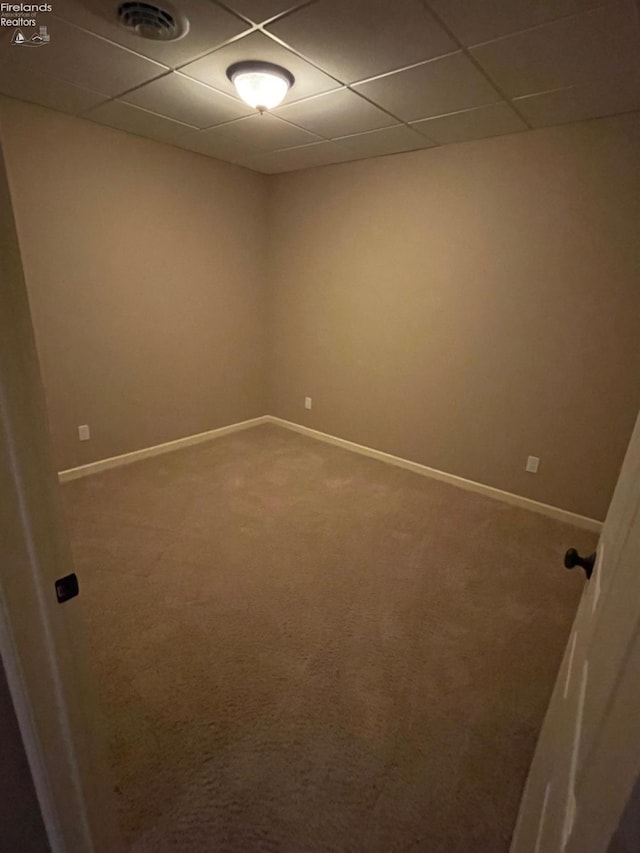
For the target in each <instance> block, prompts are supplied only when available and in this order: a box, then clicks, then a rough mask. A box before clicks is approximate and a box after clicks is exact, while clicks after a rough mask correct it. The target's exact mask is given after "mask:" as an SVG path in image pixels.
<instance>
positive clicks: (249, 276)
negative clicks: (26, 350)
mask: <svg viewBox="0 0 640 853" xmlns="http://www.w3.org/2000/svg"><path fill="white" fill-rule="evenodd" d="M0 123H1V129H2V134H3V139H4V146H5V151H6V159H7V163H8V171H9V178H10V183H11V187H12V193H13V197H14V204H15V210H16V217H17V223H18V230H19V235H20V240H21V245H22V252H23V259H24V266H25V273H26V278H27V284H28V287H29V293H30V300H31V304H32V312H33V318H34V323H35V327H36V333H37V341H38V347H39V353H40V358H41V362H42V370H43V375H44V381H45V385H46V391H47V397H48V405H49V412H50V419H51V431H52V436H53V442H54V447H55V462H56V465H57V467H58V468H59V469H61V468H67V467H71V466H74V465H79V464H83V463H86V462H90V461H93V460H95V459H100V458H104V457H107V456H112V455H115V454H118V453H124V452H127V451H130V450H134V449H137V448H140V447H145V446H149V445H153V444H157V443H160V442H163V441H168V440H170V439H174V438H178V437H181V436H185V435H189V434H192V433H197V432H200V431H204V430H208V429H213V428H215V427H217V426H222V425H225V424H229V423H233V422H235V421H240V420H244V419H246V418H251V417H255V416H257V415H261V414H265V413H266V412H269V413H271V414H276V415H279V416H281V417H285V418H288V419H291V420H293V421H297V422H300V423H304V424H307V425H309V426H311V427H314V428H316V429H320V430H324V431H326V432H330V433H333V434H335V435H338V436H341V437H343V438H347V439H350V440H352V441H356V442H359V443H362V444H366V445H370V446H372V447H375V448H378V449H381V450H385V451H387V452H390V453H394V454H397V455H399V456H403V457H406V458H409V459H412V460H415V461H418V462H421V463H424V464H426V465H430V466H432V467H435V468H440V469H442V470H444V471H447V472H449V473H453V474H457V475H460V476H463V477H467V478H470V479H472V480H477V481H479V482H482V483H486V484H488V485H491V486H496V487H498V488H502V489H506V490H508V491H512V492H515V493H517V494H520V495H525V496H527V497H531V498H534V499H537V500H540V501H543V502H545V503H550V504H554V505H557V506H560V507H563V508H565V509H570V510H574V511H576V512H579V513H582V514H586V515H589V516H593V517H596V518H603V517H604V514H605V512H606V507H607V504H608V500H609V497H610V494H611V491H612V488H613V484H614V482H615V479H616V476H617V472H618V469H619V466H620V463H621V461H622V456H623V452H624V448H625V446H626V442H627V440H628V437H629V435H630V432H631V427H632V424H633V421H634V417H635V414H636V412H637V410H638V406H640V383H638V381H637V377H638V376H639V375H640V336H638V334H637V329H638V323H639V320H640V296H639V294H640V288H639V287H638V273H639V271H640V258H639V255H640V251H639V249H638V242H639V241H638V240H637V229H638V220H639V217H638V213H639V211H638V204H639V203H638V199H639V198H640V186H639V184H640V178H639V173H640V170H639V165H640V154H639V153H638V152H639V150H640V149H639V145H638V143H639V142H640V120H639V118H638V115H637V114H636V115H630V116H626V117H619V118H612V119H603V120H599V121H593V122H585V123H581V124H576V125H571V126H566V127H562V128H553V129H549V130H542V131H535V132H531V133H524V134H517V135H512V136H507V137H501V138H497V139H490V140H483V141H478V142H471V143H466V144H462V145H451V146H446V147H444V148H439V149H434V150H428V151H420V152H415V153H410V154H402V155H397V156H393V157H386V158H378V159H375V160H369V161H363V162H359V163H348V164H342V165H338V166H330V167H326V168H321V169H312V170H306V171H302V172H296V173H292V174H289V175H281V176H273V177H266V176H262V175H258V174H255V173H251V172H249V171H247V170H244V169H240V168H237V167H234V166H231V165H228V164H224V163H220V162H218V161H215V160H211V159H208V158H205V157H201V156H199V155H196V154H191V153H189V152H183V151H180V150H178V149H175V148H172V147H170V146H166V145H161V144H159V143H154V142H151V141H148V140H144V139H140V138H137V137H135V136H131V135H128V134H125V133H121V132H119V131H115V130H111V129H108V128H102V127H100V126H97V125H93V124H91V123H89V122H85V121H81V120H79V119H74V118H71V117H68V116H64V115H60V114H57V113H53V112H51V111H48V110H44V109H41V108H39V107H34V106H30V105H26V104H21V103H19V102H17V101H12V100H9V99H2V100H1V101H0ZM269 342H270V344H269ZM267 352H269V358H268V359H267V357H266V356H267ZM267 386H269V387H267ZM306 395H309V396H312V397H313V401H314V402H313V410H312V411H311V412H307V411H305V409H304V408H303V398H304V396H306ZM84 423H88V424H89V425H90V427H91V430H92V438H91V440H90V441H89V442H82V443H81V442H79V441H78V438H77V426H78V425H79V424H84ZM529 454H532V455H536V456H539V457H540V458H541V464H540V471H539V473H538V474H537V475H535V476H533V475H530V474H527V473H525V471H524V464H525V461H526V457H527V455H529Z"/></svg>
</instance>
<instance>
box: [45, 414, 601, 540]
mask: <svg viewBox="0 0 640 853" xmlns="http://www.w3.org/2000/svg"><path fill="white" fill-rule="evenodd" d="M267 423H269V424H276V425H277V426H281V427H284V428H285V429H289V430H292V431H293V432H298V433H301V434H302V435H306V436H308V437H309V438H315V439H317V440H318V441H324V442H325V443H326V444H333V445H335V446H336V447H342V448H343V449H344V450H351V451H352V452H353V453H359V454H361V455H362V456H369V457H370V458H371V459H377V460H378V461H379V462H386V463H387V464H389V465H396V466H397V467H398V468H404V469H405V470H406V471H412V472H413V473H414V474H420V475H421V476H422V477H431V478H432V479H434V480H441V481H442V482H444V483H449V484H450V485H452V486H458V488H460V489H465V490H466V491H468V492H477V493H478V494H481V495H485V496H486V497H489V498H494V499H495V500H499V501H502V502H503V503H508V504H511V505H512V506H519V507H522V508H523V509H529V510H532V511H533V512H538V513H541V514H542V515H547V516H549V517H550V518H555V519H557V520H558V521H564V522H566V523H567V524H573V525H575V526H576V527H581V528H583V529H585V530H592V531H594V532H595V533H599V532H600V531H601V530H602V524H603V522H602V521H598V520H597V519H596V518H589V517H588V516H586V515H579V514H578V513H575V512H570V511H569V510H568V509H561V508H560V507H558V506H552V505H551V504H545V503H541V502H540V501H535V500H533V498H525V497H523V496H522V495H516V494H514V493H513V492H505V491H504V490H503V489H496V488H495V487H494V486H487V485H485V484H484V483H477V482H476V481H475V480H467V479H465V478H464V477H458V476H457V475H456V474H448V473H447V472H446V471H440V470H439V469H438V468H430V467H429V466H428V465H422V464H421V463H420V462H413V461H412V460H411V459H403V458H402V457H401V456H394V455H393V454H392V453H385V452H384V451H383V450H375V448H373V447H366V446H365V445H364V444H356V443H355V442H354V441H348V440H347V439H346V438H338V437H337V436H335V435H330V434H329V433H326V432H320V431H319V430H317V429H311V427H307V426H303V425H302V424H296V423H294V422H293V421H287V420H285V419H284V418H278V417H276V416H275V415H261V416H260V417H258V418H251V419H250V420H248V421H239V422H238V423H235V424H229V425H228V426H223V427H218V428H217V429H210V430H207V431H206V432H199V433H196V434H195V435H187V436H185V437H184V438H176V439H175V440H174V441H167V442H165V443H164V444H156V445H153V446H152V447H143V448H141V449H140V450H132V451H131V452H130V453H122V454H120V455H119V456H110V457H109V458H107V459H98V460H97V461H96V462H89V463H88V464H87V465H79V466H78V467H77V468H67V469H66V470H65V471H60V472H59V473H58V478H59V480H60V482H61V483H66V482H68V481H69V480H77V479H78V478H80V477H88V476H89V475H90V474H97V473H99V472H100V471H106V470H108V469H109V468H117V467H119V466H120V465H128V464H130V463H131V462H138V461H139V460H140V459H148V458H149V457H151V456H159V455H160V454H162V453H170V452H171V451H172V450H180V449H181V448H183V447H190V446H191V445H193V444H200V443H201V442H203V441H210V440H211V439H214V438H220V437H221V436H223V435H229V434H230V433H232V432H239V431H240V430H243V429H250V428H251V427H254V426H259V425H260V424H267Z"/></svg>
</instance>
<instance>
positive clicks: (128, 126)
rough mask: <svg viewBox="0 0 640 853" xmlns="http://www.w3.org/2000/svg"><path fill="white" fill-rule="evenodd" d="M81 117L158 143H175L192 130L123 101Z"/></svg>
mask: <svg viewBox="0 0 640 853" xmlns="http://www.w3.org/2000/svg"><path fill="white" fill-rule="evenodd" d="M82 117H83V118H87V119H89V120H90V121H95V122H98V124H106V125H109V127H115V128H118V130H126V131H127V132H128V133H135V134H137V135H139V136H146V137H149V138H151V139H156V140H158V141H159V142H175V140H176V139H179V138H180V137H181V136H184V135H185V134H187V133H192V132H193V130H194V128H193V127H191V126H190V125H188V124H182V123H181V122H179V121H173V119H170V118H165V117H164V116H159V115H156V114H155V113H150V112H147V111H146V110H142V109H140V108H139V107H134V106H132V105H131V104H126V103H124V101H109V102H108V103H106V104H102V105H101V106H99V107H96V108H95V109H92V110H89V111H88V112H86V113H85V114H84V115H83V116H82Z"/></svg>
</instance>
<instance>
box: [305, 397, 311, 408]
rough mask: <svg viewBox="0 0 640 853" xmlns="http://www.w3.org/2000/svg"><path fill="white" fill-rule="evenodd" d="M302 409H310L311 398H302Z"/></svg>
mask: <svg viewBox="0 0 640 853" xmlns="http://www.w3.org/2000/svg"><path fill="white" fill-rule="evenodd" d="M304 407H305V409H310V408H311V397H305V398H304Z"/></svg>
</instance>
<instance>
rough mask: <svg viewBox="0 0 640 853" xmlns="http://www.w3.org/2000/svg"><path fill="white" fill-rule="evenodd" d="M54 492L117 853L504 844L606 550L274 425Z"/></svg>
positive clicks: (454, 850) (465, 851)
mask: <svg viewBox="0 0 640 853" xmlns="http://www.w3.org/2000/svg"><path fill="white" fill-rule="evenodd" d="M63 495H64V498H65V504H66V507H67V510H68V518H69V525H70V531H71V536H72V543H73V549H74V554H75V560H76V567H77V571H78V574H79V577H80V582H81V595H82V601H83V606H84V611H85V613H86V619H87V622H88V626H89V632H90V644H91V655H92V658H93V661H94V662H95V669H96V672H97V675H98V678H99V681H100V685H101V690H102V697H103V700H104V705H105V710H106V715H107V719H108V726H109V743H110V752H111V760H112V764H113V768H114V777H115V782H116V785H117V788H116V791H117V796H118V802H119V811H120V819H121V824H122V831H123V836H124V839H125V844H124V849H127V850H131V851H140V853H141V852H142V851H167V850H173V851H182V850H184V851H189V853H198V851H216V852H217V851H220V853H225V851H234V853H235V851H242V853H254V851H287V853H303V851H313V853H316V852H317V853H320V851H322V853H325V851H326V853H329V851H332V852H333V851H335V853H347V851H353V853H374V851H375V853H393V851H409V850H411V851H425V853H439V851H442V853H445V851H446V853H471V851H473V853H483V851H487V853H501V852H502V851H506V850H508V846H509V840H510V836H511V833H512V830H513V824H514V821H515V817H516V812H517V807H518V802H519V798H520V794H521V790H522V786H523V783H524V779H525V775H526V772H527V768H528V765H529V762H530V759H531V755H532V751H533V748H534V745H535V741H536V736H537V733H538V730H539V728H540V725H541V721H542V718H543V714H544V711H545V707H546V704H547V701H548V698H549V694H550V691H551V687H552V684H553V681H554V677H555V674H556V671H557V668H558V666H559V662H560V658H561V655H562V651H563V648H564V644H565V642H566V639H567V635H568V632H569V627H570V624H571V620H572V616H573V613H574V610H575V607H576V605H577V602H578V597H579V595H580V592H581V587H582V585H583V578H582V576H581V575H579V574H577V573H569V572H567V571H566V570H565V569H563V567H562V555H563V552H564V550H565V549H566V548H567V547H569V546H576V547H578V548H580V549H581V550H584V551H587V552H588V551H589V550H590V549H593V547H594V546H595V537H594V535H593V534H589V533H585V532H584V531H579V530H576V529H573V528H571V527H569V526H567V525H564V524H561V523H559V522H556V521H553V520H550V519H547V518H545V517H543V516H540V515H537V514H534V513H531V512H528V511H525V510H521V509H515V508H512V507H509V506H506V505H505V504H502V503H499V502H496V501H493V500H490V499H487V498H483V497H481V496H478V495H474V494H471V493H469V492H464V491H461V490H459V489H457V488H455V487H452V486H448V485H445V484H443V483H438V482H436V481H432V480H429V479H426V478H422V477H420V476H417V475H415V474H411V473H409V472H406V471H403V470H400V469H397V468H393V467H391V466H388V465H385V464H384V463H380V462H376V461H373V460H371V459H367V458H364V457H361V456H357V455H355V454H352V453H349V452H348V451H343V450H340V449H337V448H334V447H330V446H328V445H325V444H321V443H319V442H316V441H314V440H313V439H308V438H305V437H302V436H299V435H297V434H294V433H291V432H289V431H286V430H283V429H280V428H278V427H274V426H261V427H257V428H254V429H251V430H248V431H245V432H242V433H236V434H234V435H230V436H227V437H225V438H221V439H217V440H215V441H212V442H209V443H207V444H202V445H199V446H197V447H194V448H191V449H188V450H184V451H180V452H175V453H171V454H167V455H165V456H160V457H156V458H155V459H151V460H148V461H145V462H140V463H137V464H134V465H130V466H127V467H123V468H119V469H114V470H111V471H107V472H105V473H103V474H98V475H95V476H92V477H88V478H86V479H83V480H78V481H75V482H72V483H69V484H67V485H65V486H64V487H63Z"/></svg>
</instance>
